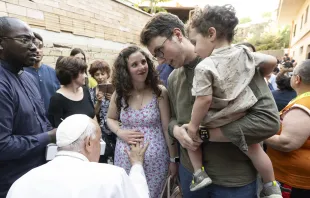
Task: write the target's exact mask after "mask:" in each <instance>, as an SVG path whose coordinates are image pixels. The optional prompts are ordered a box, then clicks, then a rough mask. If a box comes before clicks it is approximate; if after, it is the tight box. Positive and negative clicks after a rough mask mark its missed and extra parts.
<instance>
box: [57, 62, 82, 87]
mask: <svg viewBox="0 0 310 198" xmlns="http://www.w3.org/2000/svg"><path fill="white" fill-rule="evenodd" d="M86 69H87V64H86V63H85V62H84V61H83V60H81V59H79V58H75V57H71V56H69V57H63V58H61V59H60V60H59V61H58V62H57V63H56V67H55V70H56V76H57V78H58V80H59V82H60V84H61V85H68V84H70V83H71V82H72V80H74V79H76V78H77V77H78V75H79V74H80V73H85V72H86Z"/></svg>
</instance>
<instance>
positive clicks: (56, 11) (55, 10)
mask: <svg viewBox="0 0 310 198" xmlns="http://www.w3.org/2000/svg"><path fill="white" fill-rule="evenodd" d="M53 13H54V14H57V15H60V16H67V12H66V11H65V10H62V9H58V8H53Z"/></svg>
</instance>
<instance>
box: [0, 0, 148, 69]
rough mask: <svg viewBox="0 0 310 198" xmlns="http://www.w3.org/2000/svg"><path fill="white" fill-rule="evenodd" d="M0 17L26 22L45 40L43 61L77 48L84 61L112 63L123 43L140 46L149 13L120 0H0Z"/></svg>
mask: <svg viewBox="0 0 310 198" xmlns="http://www.w3.org/2000/svg"><path fill="white" fill-rule="evenodd" d="M0 16H12V17H17V18H20V19H21V20H23V21H25V22H27V23H28V24H29V25H30V26H31V27H32V28H33V30H34V31H35V32H37V33H39V34H41V36H42V37H43V39H44V55H45V56H44V59H43V62H44V63H45V64H48V65H51V66H53V67H54V66H55V62H56V60H57V58H58V57H59V56H68V55H69V53H70V51H71V49H72V48H75V47H79V48H81V49H83V50H84V51H85V52H86V55H87V62H88V63H91V62H92V61H94V60H98V59H104V60H106V61H107V62H109V63H110V64H112V63H113V59H114V58H115V55H116V54H117V53H118V52H119V51H120V50H121V49H122V48H124V47H125V46H128V45H130V44H138V45H139V34H140V31H141V29H142V28H143V26H144V25H145V23H146V22H147V21H148V20H149V18H150V15H149V14H147V13H145V12H142V11H140V10H137V9H136V8H133V7H131V6H128V5H126V4H124V3H122V2H121V1H120V0H0Z"/></svg>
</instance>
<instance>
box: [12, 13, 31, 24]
mask: <svg viewBox="0 0 310 198" xmlns="http://www.w3.org/2000/svg"><path fill="white" fill-rule="evenodd" d="M8 15H9V17H15V18H18V19H20V20H22V21H24V22H27V17H25V16H21V15H17V14H10V13H9V14H8Z"/></svg>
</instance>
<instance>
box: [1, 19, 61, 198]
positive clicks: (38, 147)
mask: <svg viewBox="0 0 310 198" xmlns="http://www.w3.org/2000/svg"><path fill="white" fill-rule="evenodd" d="M35 42H36V39H35V37H34V35H33V32H32V31H31V29H30V27H29V26H28V25H27V24H26V23H24V22H23V21H21V20H19V19H16V18H10V17H0V198H5V197H6V194H7V192H8V190H9V188H10V186H11V185H12V184H13V183H14V182H15V181H16V180H17V179H18V178H20V177H21V176H22V175H23V174H25V173H27V172H28V171H29V170H31V169H32V168H35V167H37V166H40V165H42V164H44V163H45V148H46V145H47V144H49V143H51V142H54V143H55V139H56V130H55V129H52V127H51V126H50V123H49V122H48V119H47V118H46V116H45V110H44V105H43V101H42V98H41V95H40V91H39V85H38V84H37V82H36V80H35V78H34V77H33V76H32V75H31V74H29V73H28V72H24V71H23V67H30V66H33V65H34V64H35V62H36V57H37V47H36V45H35V44H34V43H35Z"/></svg>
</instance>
